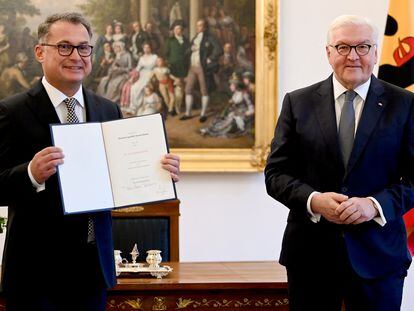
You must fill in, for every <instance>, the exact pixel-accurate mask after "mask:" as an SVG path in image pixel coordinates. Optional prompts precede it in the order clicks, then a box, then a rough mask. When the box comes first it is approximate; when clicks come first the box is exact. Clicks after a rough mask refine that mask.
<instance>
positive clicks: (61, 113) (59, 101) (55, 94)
mask: <svg viewBox="0 0 414 311" xmlns="http://www.w3.org/2000/svg"><path fill="white" fill-rule="evenodd" d="M42 84H43V86H44V88H45V89H46V93H47V95H48V96H49V99H50V101H51V102H52V104H53V107H55V110H56V114H57V115H58V117H59V120H60V122H61V123H66V120H67V115H68V109H67V108H66V104H65V103H64V102H63V101H64V100H65V99H66V98H68V96H66V95H65V94H63V93H62V92H61V91H59V90H58V89H57V88H55V87H54V86H52V85H51V84H50V83H49V82H47V80H46V78H45V77H43V78H42ZM72 97H73V98H76V100H77V101H78V103H77V104H76V106H75V114H76V116H77V117H78V120H79V122H85V121H86V110H85V100H84V98H83V92H82V85H81V86H80V88H79V90H78V91H77V92H76V93H75V95H73V96H72ZM31 164H32V161H30V163H29V166H28V167H27V172H28V174H29V178H30V180H31V182H32V184H33V187H35V188H36V191H37V192H40V191H42V190H45V183H42V184H39V183H38V182H37V181H36V180H35V179H34V177H33V175H32V172H31V170H30V166H31Z"/></svg>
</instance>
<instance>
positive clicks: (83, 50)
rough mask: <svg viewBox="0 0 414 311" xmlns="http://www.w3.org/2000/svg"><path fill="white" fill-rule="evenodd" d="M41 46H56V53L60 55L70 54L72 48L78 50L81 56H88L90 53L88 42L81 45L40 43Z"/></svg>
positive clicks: (90, 47) (90, 46)
mask: <svg viewBox="0 0 414 311" xmlns="http://www.w3.org/2000/svg"><path fill="white" fill-rule="evenodd" d="M41 45H42V46H53V47H55V48H57V50H58V53H59V55H60V56H70V55H72V53H73V50H74V49H77V50H78V53H79V55H80V56H81V57H88V56H91V54H92V49H93V46H92V45H88V44H81V45H72V44H67V43H60V44H47V43H42V44H41Z"/></svg>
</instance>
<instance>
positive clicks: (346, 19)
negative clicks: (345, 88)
mask: <svg viewBox="0 0 414 311" xmlns="http://www.w3.org/2000/svg"><path fill="white" fill-rule="evenodd" d="M351 25H353V26H368V27H369V28H371V33H372V39H373V40H374V42H373V43H375V44H378V28H377V26H375V24H373V23H372V22H371V20H370V19H368V18H366V17H364V16H358V15H340V16H338V17H337V18H335V19H334V20H333V21H332V23H331V25H330V26H329V30H328V36H327V43H328V44H329V43H331V42H330V41H331V39H332V32H333V31H334V30H336V29H339V28H341V27H344V26H351Z"/></svg>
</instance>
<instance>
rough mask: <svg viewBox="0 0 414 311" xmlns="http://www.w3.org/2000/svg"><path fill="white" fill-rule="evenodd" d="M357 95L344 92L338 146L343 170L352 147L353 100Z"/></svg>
mask: <svg viewBox="0 0 414 311" xmlns="http://www.w3.org/2000/svg"><path fill="white" fill-rule="evenodd" d="M356 95H357V93H355V91H353V90H348V91H346V92H345V102H344V106H343V107H342V110H341V118H340V120H339V145H340V147H341V152H342V161H343V163H344V166H345V169H346V167H347V165H348V160H349V156H350V155H351V151H352V146H353V145H354V134H355V110H354V98H355V96H356Z"/></svg>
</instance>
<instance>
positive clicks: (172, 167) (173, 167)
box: [161, 153, 180, 182]
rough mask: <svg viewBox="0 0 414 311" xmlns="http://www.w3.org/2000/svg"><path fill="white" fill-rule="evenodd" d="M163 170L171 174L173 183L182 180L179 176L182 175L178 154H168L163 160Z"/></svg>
mask: <svg viewBox="0 0 414 311" xmlns="http://www.w3.org/2000/svg"><path fill="white" fill-rule="evenodd" d="M161 164H162V168H163V169H165V170H166V171H168V172H170V175H171V178H172V179H173V181H175V182H177V181H179V180H180V178H179V177H178V174H179V173H180V157H179V156H178V155H176V154H171V153H168V154H166V155H165V156H164V158H163V159H162V160H161Z"/></svg>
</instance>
